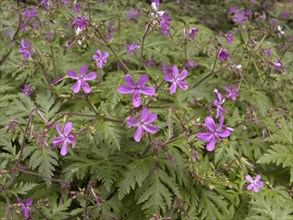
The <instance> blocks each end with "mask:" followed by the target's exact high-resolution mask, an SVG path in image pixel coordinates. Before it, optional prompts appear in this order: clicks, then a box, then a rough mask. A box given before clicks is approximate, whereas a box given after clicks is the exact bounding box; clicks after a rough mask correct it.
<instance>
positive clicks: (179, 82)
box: [178, 80, 188, 90]
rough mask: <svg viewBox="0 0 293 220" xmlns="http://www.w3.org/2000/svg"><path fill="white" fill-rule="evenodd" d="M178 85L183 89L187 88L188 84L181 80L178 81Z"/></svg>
mask: <svg viewBox="0 0 293 220" xmlns="http://www.w3.org/2000/svg"><path fill="white" fill-rule="evenodd" d="M178 86H179V87H180V88H181V89H183V90H186V89H188V84H187V82H185V81H183V80H180V81H178Z"/></svg>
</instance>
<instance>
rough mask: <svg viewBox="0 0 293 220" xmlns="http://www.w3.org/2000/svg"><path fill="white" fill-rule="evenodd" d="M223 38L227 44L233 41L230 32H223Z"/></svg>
mask: <svg viewBox="0 0 293 220" xmlns="http://www.w3.org/2000/svg"><path fill="white" fill-rule="evenodd" d="M225 38H226V41H227V43H228V44H231V43H233V41H234V39H233V33H232V32H229V33H227V34H225Z"/></svg>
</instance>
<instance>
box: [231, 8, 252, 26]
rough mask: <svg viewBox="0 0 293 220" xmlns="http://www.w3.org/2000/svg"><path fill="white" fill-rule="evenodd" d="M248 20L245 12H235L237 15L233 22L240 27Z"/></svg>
mask: <svg viewBox="0 0 293 220" xmlns="http://www.w3.org/2000/svg"><path fill="white" fill-rule="evenodd" d="M247 20H248V18H247V17H246V16H245V11H242V12H238V11H236V12H235V15H234V18H233V21H234V22H235V23H237V24H239V25H243V23H244V22H245V21H247Z"/></svg>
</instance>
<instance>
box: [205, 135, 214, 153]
mask: <svg viewBox="0 0 293 220" xmlns="http://www.w3.org/2000/svg"><path fill="white" fill-rule="evenodd" d="M215 145H216V137H212V139H211V140H210V142H209V143H208V144H207V146H206V149H207V150H208V151H213V150H214V149H215Z"/></svg>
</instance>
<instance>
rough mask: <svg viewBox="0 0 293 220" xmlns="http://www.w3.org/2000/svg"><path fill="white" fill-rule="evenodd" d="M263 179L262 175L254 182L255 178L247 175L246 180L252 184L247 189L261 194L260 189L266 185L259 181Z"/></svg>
mask: <svg viewBox="0 0 293 220" xmlns="http://www.w3.org/2000/svg"><path fill="white" fill-rule="evenodd" d="M260 178H261V175H257V176H256V177H255V179H254V180H253V178H252V177H251V176H250V175H247V176H246V177H245V179H246V180H247V181H248V182H250V184H248V185H247V187H246V189H247V190H250V191H254V192H259V188H261V187H263V186H264V183H263V182H261V181H259V180H260Z"/></svg>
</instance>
